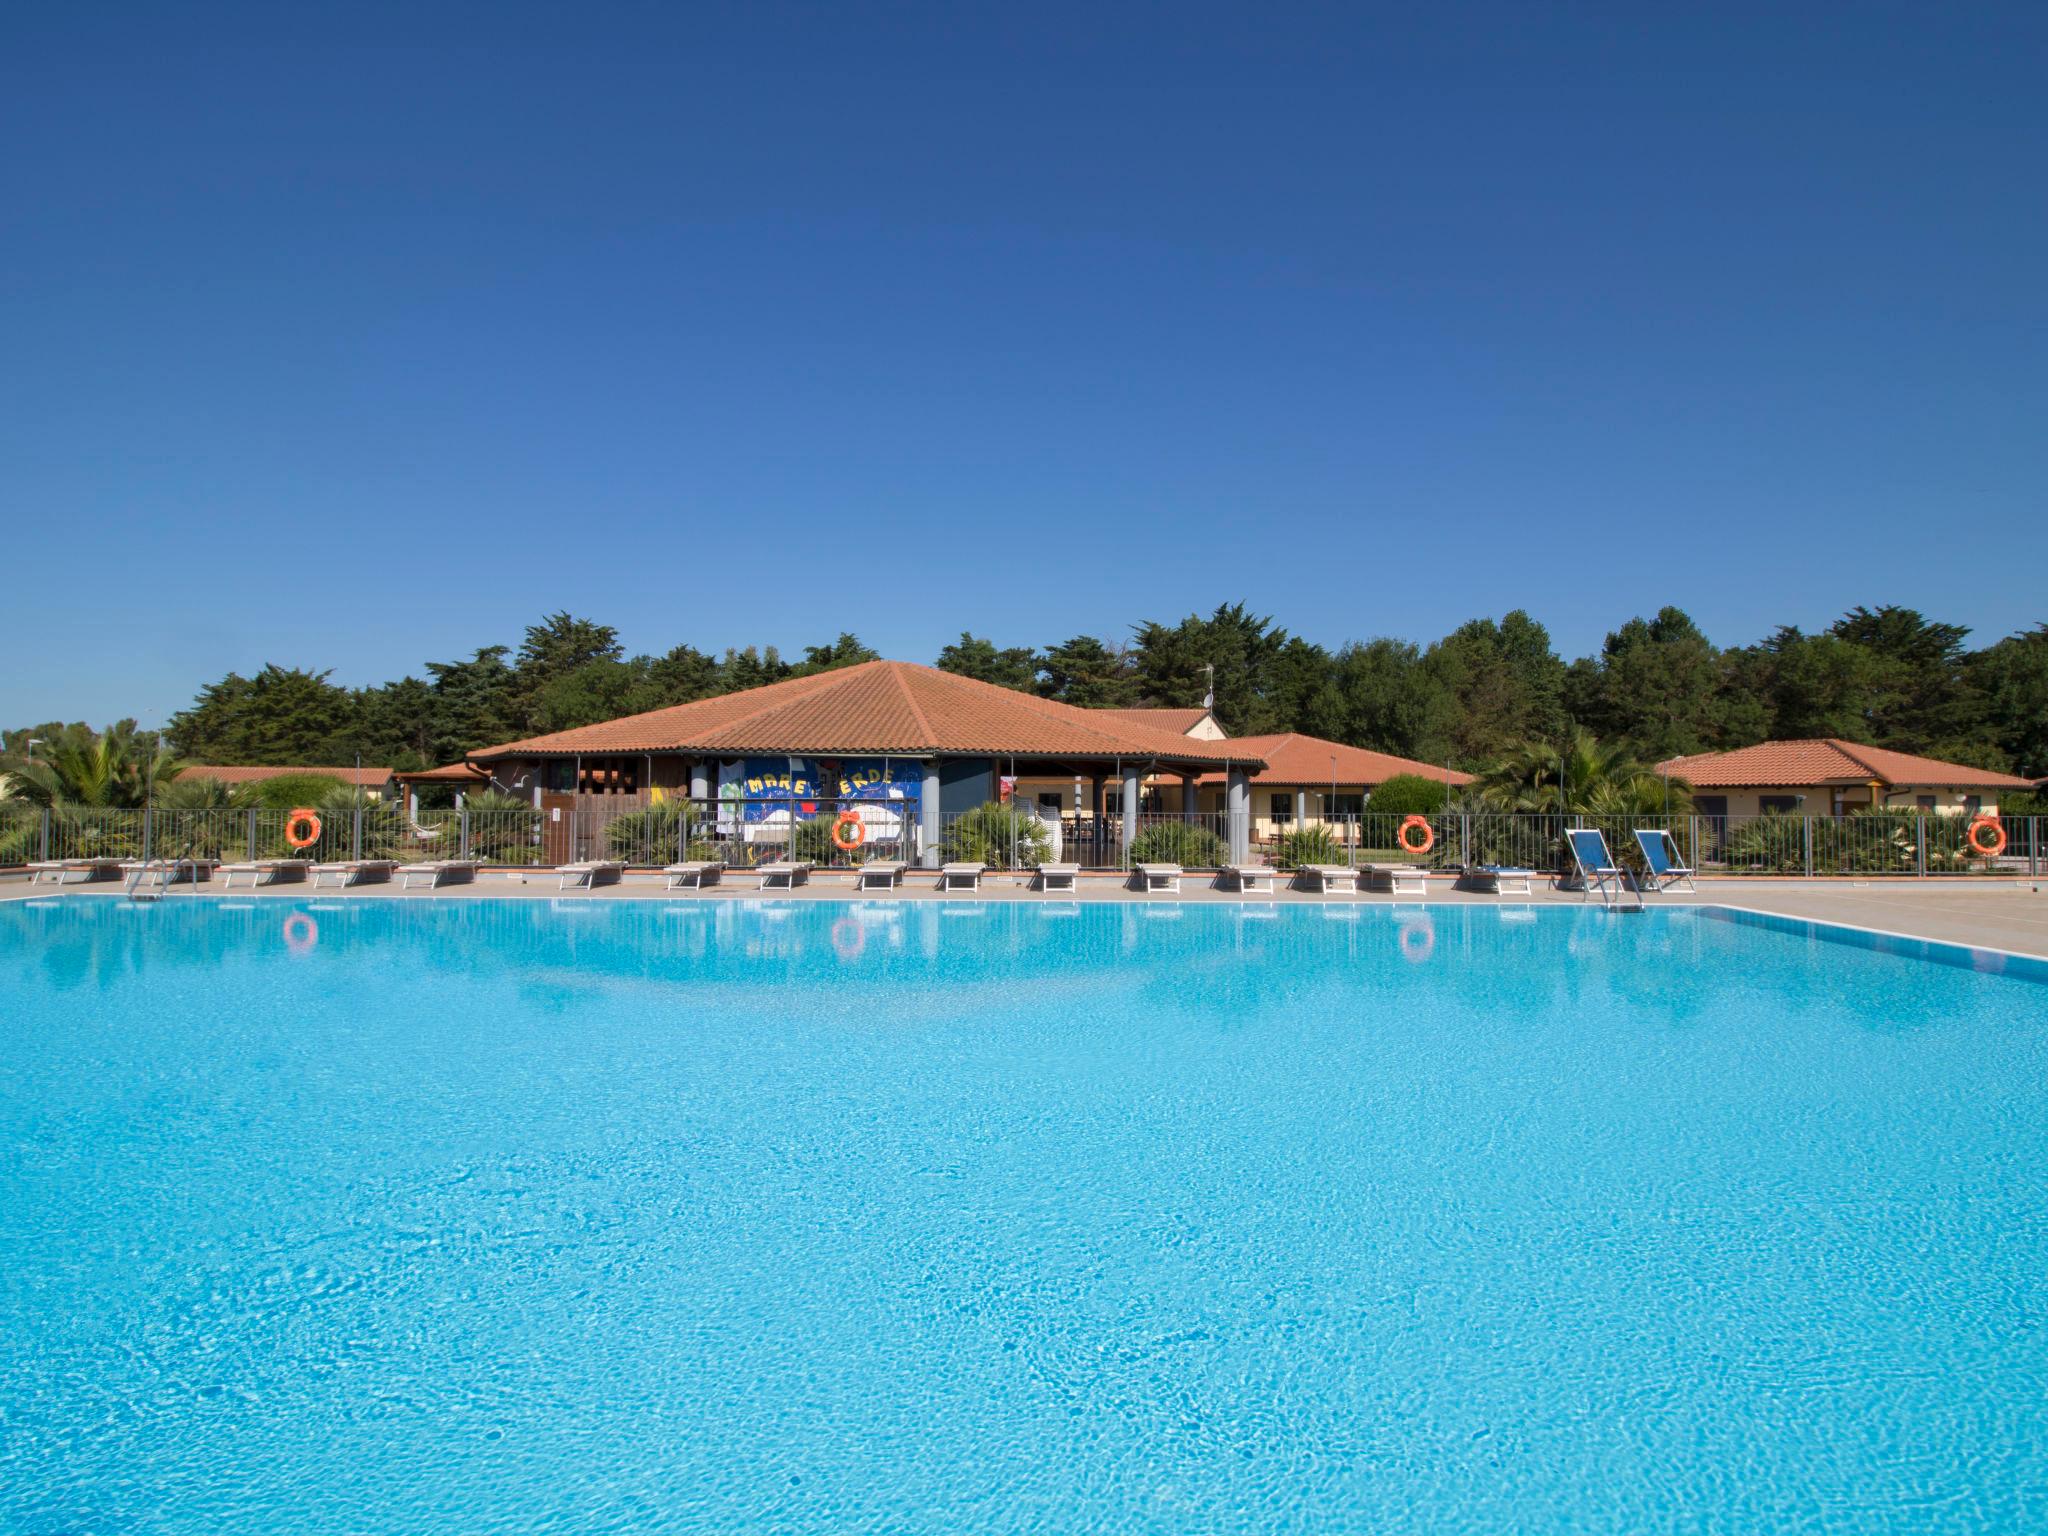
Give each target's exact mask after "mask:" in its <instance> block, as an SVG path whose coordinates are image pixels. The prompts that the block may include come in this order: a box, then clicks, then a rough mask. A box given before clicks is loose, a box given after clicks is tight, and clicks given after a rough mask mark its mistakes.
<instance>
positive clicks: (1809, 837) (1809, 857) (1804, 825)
mask: <svg viewBox="0 0 2048 1536" xmlns="http://www.w3.org/2000/svg"><path fill="white" fill-rule="evenodd" d="M1799 820H1800V823H1801V825H1800V829H1799V830H1800V833H1801V835H1802V836H1803V837H1804V838H1805V839H1806V878H1807V879H1809V880H1811V879H1812V878H1813V818H1812V817H1811V816H1802V817H1800V818H1799Z"/></svg>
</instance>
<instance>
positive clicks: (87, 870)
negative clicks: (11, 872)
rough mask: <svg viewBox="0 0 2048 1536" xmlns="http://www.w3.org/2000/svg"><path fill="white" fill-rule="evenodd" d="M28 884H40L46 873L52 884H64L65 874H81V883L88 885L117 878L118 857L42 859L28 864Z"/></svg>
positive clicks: (118, 873)
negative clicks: (96, 881) (82, 877)
mask: <svg viewBox="0 0 2048 1536" xmlns="http://www.w3.org/2000/svg"><path fill="white" fill-rule="evenodd" d="M29 871H30V873H29V879H28V883H29V884H30V885H41V884H42V883H43V876H45V875H48V876H49V877H50V880H51V883H52V884H54V885H62V884H64V877H65V876H66V875H83V876H84V877H85V878H84V879H83V880H81V881H79V884H81V885H90V884H91V883H92V882H93V881H95V880H118V879H120V878H121V861H120V860H119V859H43V860H40V861H38V862H37V863H34V864H31V865H29Z"/></svg>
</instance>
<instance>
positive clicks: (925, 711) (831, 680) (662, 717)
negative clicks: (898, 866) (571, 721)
mask: <svg viewBox="0 0 2048 1536" xmlns="http://www.w3.org/2000/svg"><path fill="white" fill-rule="evenodd" d="M608 752H691V753H700V754H703V755H704V756H719V757H745V756H749V755H770V754H779V753H784V752H787V753H793V754H796V755H799V756H805V757H825V756H847V757H852V756H861V757H866V756H879V755H882V754H890V753H894V754H901V755H903V756H906V757H917V756H925V755H929V754H935V753H944V754H948V755H953V756H964V755H975V756H982V755H986V756H991V757H1007V756H1016V757H1032V758H1048V757H1050V758H1094V759H1101V758H1119V757H1137V758H1143V759H1146V760H1147V761H1150V760H1152V759H1154V758H1157V759H1159V760H1161V761H1164V762H1168V763H1174V764H1196V765H1202V766H1207V765H1209V764H1215V765H1217V766H1219V767H1220V766H1222V765H1223V764H1226V763H1230V762H1239V763H1242V762H1245V761H1246V760H1247V758H1248V757H1249V756H1253V755H1254V754H1249V753H1247V752H1246V750H1245V749H1244V748H1243V747H1242V746H1234V745H1233V744H1231V743H1226V742H1213V741H1199V740H1195V739H1193V738H1191V737H1187V736H1182V735H1180V734H1179V733H1178V732H1175V731H1170V730H1162V729H1160V728H1159V727H1157V726H1153V725H1145V724H1139V723H1135V722H1133V721H1130V720H1126V719H1118V718H1115V717H1114V716H1112V715H1110V714H1109V713H1108V712H1107V711H1103V710H1094V709H1077V708H1075V707H1074V706H1073V705H1071V704H1060V703H1056V702H1055V701H1053V700H1051V699H1041V698H1038V697H1037V696H1035V695H1033V694H1028V693H1018V692H1016V691H1015V690H1013V689H1009V688H999V687H997V686H996V685H995V684H993V683H983V682H977V681H976V680H975V679H973V678H970V677H961V676H959V675H958V674H956V673H952V672H941V671H939V670H938V668H936V667H921V666H917V665H915V664H913V663H911V662H907V661H868V662H862V663H861V664H860V665H859V666H854V667H842V668H839V669H838V670H836V671H832V672H820V673H816V674H814V675H813V676H810V677H793V678H788V679H786V680H785V681H783V682H779V683H770V684H768V685H767V686H766V687H763V688H750V689H748V690H746V691H745V692H743V693H729V694H725V695H724V696H722V697H720V698H715V699H699V700H698V701H697V702H696V703H694V704H678V705H675V706H674V707H672V708H669V709H657V710H652V711H650V712H648V713H647V714H644V715H627V716H625V717H624V718H623V719H619V720H606V721H603V722H601V723H600V724H597V725H586V726H582V727H579V728H578V729H576V730H572V731H556V732H553V733H552V734H550V735H546V736H533V737H529V738H527V739H526V740H524V741H508V742H506V743H504V744H503V745H501V746H495V747H487V748H485V749H484V750H482V751H480V752H472V753H470V754H469V755H470V757H471V759H472V760H477V761H486V762H487V761H490V760H492V759H496V758H504V757H529V756H558V755H563V754H568V753H593V754H599V753H608Z"/></svg>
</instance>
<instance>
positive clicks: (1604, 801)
mask: <svg viewBox="0 0 2048 1536" xmlns="http://www.w3.org/2000/svg"><path fill="white" fill-rule="evenodd" d="M1479 790H1480V794H1481V796H1482V797H1483V798H1484V799H1485V801H1486V802H1487V804H1489V805H1491V806H1492V807H1494V808H1495V809H1496V810H1503V811H1525V812H1547V813H1552V814H1558V813H1562V814H1565V815H1589V816H1661V815H1664V814H1666V813H1667V812H1669V813H1674V814H1683V813H1684V812H1686V811H1689V810H1691V809H1692V786H1691V785H1690V784H1688V783H1686V781H1685V780H1683V779H1673V778H1667V777H1665V776H1664V775H1662V774H1659V773H1658V772H1657V771H1656V770H1655V769H1654V768H1652V767H1651V766H1650V765H1649V764H1648V763H1645V762H1643V761H1642V760H1641V759H1640V758H1638V757H1636V756H1635V755H1634V754H1633V753H1632V752H1630V751H1629V749H1628V748H1627V747H1626V746H1624V745H1622V744H1621V743H1620V742H1610V743H1605V744H1603V743H1602V742H1601V741H1599V740H1598V738H1596V737H1595V736H1594V735H1593V734H1592V733H1591V732H1590V731H1574V732H1573V733H1572V738H1571V740H1570V741H1568V742H1566V743H1565V745H1564V746H1563V747H1562V748H1559V747H1555V746H1552V745H1551V744H1550V743H1548V742H1539V741H1531V742H1524V743H1523V744H1522V745H1521V746H1519V747H1516V748H1515V749H1514V750H1513V751H1511V752H1508V753H1507V754H1506V755H1505V756H1503V757H1501V758H1500V759H1499V760H1498V761H1496V762H1495V763H1493V764H1492V765H1491V766H1490V767H1489V768H1487V770H1486V771H1485V772H1484V773H1482V774H1481V775H1480V779H1479Z"/></svg>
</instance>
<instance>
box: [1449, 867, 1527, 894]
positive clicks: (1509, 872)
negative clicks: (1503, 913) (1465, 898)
mask: <svg viewBox="0 0 2048 1536" xmlns="http://www.w3.org/2000/svg"><path fill="white" fill-rule="evenodd" d="M1465 880H1466V883H1468V884H1469V885H1471V886H1473V887H1475V888H1476V889H1478V890H1482V891H1485V892H1486V893H1487V894H1488V895H1491V896H1506V895H1509V894H1513V895H1516V896H1533V895H1535V894H1536V886H1535V880H1536V871H1534V870H1533V869H1524V868H1522V867H1521V866H1520V865H1519V864H1467V865H1466V866H1465Z"/></svg>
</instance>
